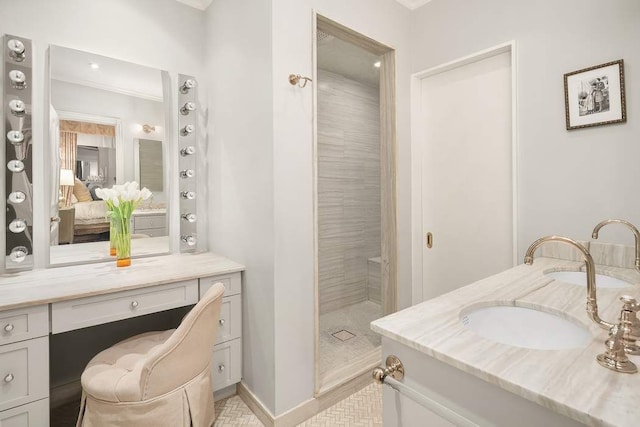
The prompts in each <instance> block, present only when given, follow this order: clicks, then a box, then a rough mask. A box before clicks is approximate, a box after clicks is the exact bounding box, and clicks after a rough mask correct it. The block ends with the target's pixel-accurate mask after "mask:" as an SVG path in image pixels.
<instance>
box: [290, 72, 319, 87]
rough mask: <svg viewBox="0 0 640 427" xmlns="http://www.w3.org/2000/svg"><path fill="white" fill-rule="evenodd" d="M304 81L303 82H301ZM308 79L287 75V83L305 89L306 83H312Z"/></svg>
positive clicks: (298, 75)
mask: <svg viewBox="0 0 640 427" xmlns="http://www.w3.org/2000/svg"><path fill="white" fill-rule="evenodd" d="M302 80H304V81H302ZM312 81H313V80H311V79H310V78H309V77H304V76H301V75H300V74H289V83H291V84H292V85H293V86H295V85H298V87H305V86H306V85H307V82H312Z"/></svg>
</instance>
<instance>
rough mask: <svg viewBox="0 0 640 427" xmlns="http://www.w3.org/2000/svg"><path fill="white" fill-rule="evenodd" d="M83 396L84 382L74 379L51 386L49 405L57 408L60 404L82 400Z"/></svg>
mask: <svg viewBox="0 0 640 427" xmlns="http://www.w3.org/2000/svg"><path fill="white" fill-rule="evenodd" d="M81 396H82V384H80V380H76V381H72V382H70V383H67V384H62V385H59V386H56V387H52V388H51V393H50V394H49V405H50V406H51V408H57V407H58V406H62V405H66V404H67V403H71V402H73V401H76V400H80V397H81Z"/></svg>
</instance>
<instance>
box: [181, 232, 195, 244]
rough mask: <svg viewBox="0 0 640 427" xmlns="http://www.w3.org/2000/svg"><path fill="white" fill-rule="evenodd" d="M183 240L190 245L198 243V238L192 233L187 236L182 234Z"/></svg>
mask: <svg viewBox="0 0 640 427" xmlns="http://www.w3.org/2000/svg"><path fill="white" fill-rule="evenodd" d="M182 241H183V242H184V243H186V244H187V245H189V246H195V244H196V238H195V237H193V236H192V235H190V234H189V235H187V236H182Z"/></svg>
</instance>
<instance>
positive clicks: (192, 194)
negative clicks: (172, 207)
mask: <svg viewBox="0 0 640 427" xmlns="http://www.w3.org/2000/svg"><path fill="white" fill-rule="evenodd" d="M180 197H182V198H183V199H187V200H193V199H195V198H196V192H195V191H183V192H182V193H180Z"/></svg>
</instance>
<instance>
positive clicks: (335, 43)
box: [318, 32, 380, 87]
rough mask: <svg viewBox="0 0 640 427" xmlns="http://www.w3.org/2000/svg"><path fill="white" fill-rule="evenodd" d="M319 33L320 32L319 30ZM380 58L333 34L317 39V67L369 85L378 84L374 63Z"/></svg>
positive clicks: (377, 71)
mask: <svg viewBox="0 0 640 427" xmlns="http://www.w3.org/2000/svg"><path fill="white" fill-rule="evenodd" d="M319 34H322V33H321V32H319ZM379 60H380V58H379V57H378V56H376V55H374V54H372V53H369V52H367V51H366V50H364V49H361V48H359V47H357V46H354V45H352V44H351V43H347V42H345V41H342V40H340V39H339V38H336V37H333V36H328V37H327V36H321V37H319V40H318V68H320V69H323V70H327V71H331V72H333V73H336V74H340V75H342V76H344V77H347V78H349V79H351V80H355V81H357V82H360V83H364V84H366V85H369V86H376V87H378V86H379V85H380V69H379V68H376V67H374V65H373V64H374V63H375V62H377V61H379Z"/></svg>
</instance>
